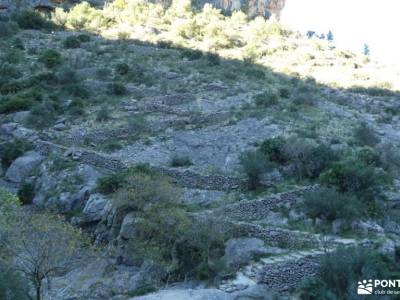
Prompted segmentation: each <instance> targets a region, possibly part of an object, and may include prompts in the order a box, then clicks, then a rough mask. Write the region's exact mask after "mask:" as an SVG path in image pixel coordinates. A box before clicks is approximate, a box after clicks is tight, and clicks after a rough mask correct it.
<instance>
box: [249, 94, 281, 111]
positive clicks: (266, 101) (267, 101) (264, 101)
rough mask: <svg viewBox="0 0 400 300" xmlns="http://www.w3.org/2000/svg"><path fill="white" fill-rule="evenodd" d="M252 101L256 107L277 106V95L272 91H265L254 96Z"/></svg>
mask: <svg viewBox="0 0 400 300" xmlns="http://www.w3.org/2000/svg"><path fill="white" fill-rule="evenodd" d="M254 101H255V103H256V105H257V106H263V107H269V106H273V105H276V104H278V101H279V95H278V93H277V92H276V91H274V90H267V91H265V92H263V93H260V94H258V95H256V96H254Z"/></svg>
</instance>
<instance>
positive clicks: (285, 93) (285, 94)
mask: <svg viewBox="0 0 400 300" xmlns="http://www.w3.org/2000/svg"><path fill="white" fill-rule="evenodd" d="M290 95H291V92H290V88H288V87H281V88H279V96H280V97H282V98H285V99H288V98H290Z"/></svg>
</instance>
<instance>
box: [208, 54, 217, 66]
mask: <svg viewBox="0 0 400 300" xmlns="http://www.w3.org/2000/svg"><path fill="white" fill-rule="evenodd" d="M206 60H207V62H208V65H210V66H218V65H220V64H221V59H220V57H219V55H218V54H217V53H207V54H206Z"/></svg>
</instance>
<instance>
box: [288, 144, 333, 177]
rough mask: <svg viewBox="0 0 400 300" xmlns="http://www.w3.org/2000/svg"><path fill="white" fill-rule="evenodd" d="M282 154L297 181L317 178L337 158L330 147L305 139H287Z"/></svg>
mask: <svg viewBox="0 0 400 300" xmlns="http://www.w3.org/2000/svg"><path fill="white" fill-rule="evenodd" d="M284 152H285V154H284V155H285V157H287V158H288V159H289V160H290V162H291V163H292V164H293V166H294V170H295V174H296V176H297V177H298V178H299V179H304V178H311V179H313V178H318V177H319V175H320V173H321V172H323V171H324V170H325V169H327V168H328V167H330V166H331V165H332V163H333V162H334V161H336V160H337V158H338V157H337V155H336V153H334V152H333V151H332V149H331V148H330V147H328V146H326V145H323V144H322V145H317V144H315V143H314V142H312V141H309V140H307V139H298V138H292V139H289V140H288V141H287V142H286V143H285V145H284Z"/></svg>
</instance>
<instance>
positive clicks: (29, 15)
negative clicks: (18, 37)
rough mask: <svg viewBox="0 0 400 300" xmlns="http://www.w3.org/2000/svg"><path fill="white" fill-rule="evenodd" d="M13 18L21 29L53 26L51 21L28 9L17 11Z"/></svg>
mask: <svg viewBox="0 0 400 300" xmlns="http://www.w3.org/2000/svg"><path fill="white" fill-rule="evenodd" d="M15 20H16V22H17V23H18V25H19V27H21V28H22V29H49V28H52V27H53V25H52V23H51V22H49V21H48V20H46V19H45V18H43V17H42V16H41V15H40V14H39V13H38V12H35V11H33V10H30V9H25V10H22V11H21V12H19V13H18V14H17V16H16V18H15Z"/></svg>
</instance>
